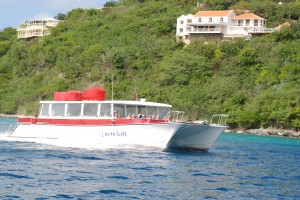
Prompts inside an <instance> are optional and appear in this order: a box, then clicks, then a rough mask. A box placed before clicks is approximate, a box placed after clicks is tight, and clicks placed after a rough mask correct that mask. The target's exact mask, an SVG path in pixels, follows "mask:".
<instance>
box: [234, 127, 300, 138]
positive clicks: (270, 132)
mask: <svg viewBox="0 0 300 200" xmlns="http://www.w3.org/2000/svg"><path fill="white" fill-rule="evenodd" d="M228 132H232V133H246V134H252V135H265V136H281V137H294V138H300V132H296V131H293V130H283V129H262V128H261V129H248V130H228Z"/></svg>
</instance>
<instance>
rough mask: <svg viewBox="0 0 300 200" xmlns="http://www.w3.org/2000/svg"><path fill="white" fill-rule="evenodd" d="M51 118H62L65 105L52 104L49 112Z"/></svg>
mask: <svg viewBox="0 0 300 200" xmlns="http://www.w3.org/2000/svg"><path fill="white" fill-rule="evenodd" d="M51 115H52V116H60V117H62V116H64V115H65V103H53V104H52V110H51Z"/></svg>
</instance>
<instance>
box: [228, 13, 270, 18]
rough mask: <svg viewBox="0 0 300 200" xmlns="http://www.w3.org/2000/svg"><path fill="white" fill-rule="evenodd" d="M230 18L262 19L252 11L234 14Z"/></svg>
mask: <svg viewBox="0 0 300 200" xmlns="http://www.w3.org/2000/svg"><path fill="white" fill-rule="evenodd" d="M232 19H264V18H262V17H260V16H257V15H255V14H253V13H246V14H241V15H238V16H235V17H233V18H232Z"/></svg>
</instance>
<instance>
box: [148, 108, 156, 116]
mask: <svg viewBox="0 0 300 200" xmlns="http://www.w3.org/2000/svg"><path fill="white" fill-rule="evenodd" d="M147 108H148V109H147V111H148V112H147V115H148V116H147V117H149V118H156V117H157V108H156V107H150V106H149V107H147Z"/></svg>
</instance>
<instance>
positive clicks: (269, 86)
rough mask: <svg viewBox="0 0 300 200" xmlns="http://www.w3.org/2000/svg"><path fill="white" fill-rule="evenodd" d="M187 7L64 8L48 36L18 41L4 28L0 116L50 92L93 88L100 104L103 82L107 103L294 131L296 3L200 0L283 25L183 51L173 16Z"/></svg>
mask: <svg viewBox="0 0 300 200" xmlns="http://www.w3.org/2000/svg"><path fill="white" fill-rule="evenodd" d="M196 2H197V1H195V0H194V1H192V0H166V1H158V0H147V1H143V0H139V1H138V0H136V1H134V0H123V1H119V2H114V1H111V2H110V4H107V5H110V7H106V8H105V9H103V10H95V9H90V10H83V9H76V10H72V11H70V12H69V13H67V17H66V20H65V21H64V22H63V23H60V24H59V25H58V26H57V27H55V28H53V29H51V30H50V31H51V35H49V36H47V37H42V38H34V39H28V40H17V39H16V30H14V29H12V28H7V29H4V30H3V31H2V32H0V86H1V87H0V113H6V114H15V113H18V114H33V113H36V112H37V110H38V101H39V100H45V99H52V98H53V92H54V91H65V90H84V89H85V88H89V87H95V86H97V87H98V86H101V87H104V88H105V89H106V90H107V98H108V99H109V98H111V83H112V79H113V80H114V99H135V96H134V89H135V88H137V90H138V93H139V96H140V97H145V98H147V100H148V101H161V102H165V103H170V104H172V105H173V106H174V108H175V109H179V110H185V111H187V112H188V114H189V115H190V116H192V117H193V118H204V119H205V118H209V116H210V115H211V114H215V113H228V114H230V116H231V117H230V125H231V126H232V127H240V128H256V127H261V126H263V127H269V126H273V127H280V128H299V127H300V103H299V102H300V51H299V46H300V32H299V30H300V21H299V14H298V12H296V11H295V9H298V10H299V9H300V3H299V1H289V2H288V3H286V4H285V3H284V4H282V5H281V6H279V5H278V4H277V3H275V1H274V2H273V1H271V0H269V1H264V3H261V2H259V1H237V0H236V1H227V0H224V1H214V0H206V1H204V2H205V3H208V4H209V5H210V6H211V8H212V9H237V10H241V9H245V8H248V9H249V10H251V11H252V12H255V13H256V14H258V15H260V16H263V17H265V18H266V19H268V21H267V23H268V24H272V25H273V26H275V25H279V24H280V23H283V22H286V21H288V22H289V23H290V24H291V26H290V27H287V28H285V29H282V30H281V31H278V32H275V33H273V34H270V35H266V36H262V37H258V38H252V39H251V40H243V39H236V40H231V41H224V42H213V43H209V44H204V43H203V42H202V41H195V42H193V43H192V44H191V45H189V46H185V45H184V44H182V43H178V42H176V38H175V29H176V19H177V17H179V16H180V15H182V14H184V15H186V14H188V13H196V12H197V11H198V10H197V7H196ZM266 3H268V5H272V6H273V7H272V9H273V10H272V12H273V14H270V10H269V7H265V6H263V5H265V4H266ZM282 6H284V7H282ZM282 9H285V13H283V12H282ZM269 17H270V20H269Z"/></svg>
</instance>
